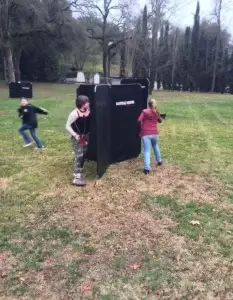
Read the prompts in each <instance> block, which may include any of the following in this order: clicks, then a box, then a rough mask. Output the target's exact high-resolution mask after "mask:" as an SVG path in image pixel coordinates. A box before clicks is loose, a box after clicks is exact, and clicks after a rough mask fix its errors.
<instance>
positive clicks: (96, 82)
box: [93, 73, 100, 84]
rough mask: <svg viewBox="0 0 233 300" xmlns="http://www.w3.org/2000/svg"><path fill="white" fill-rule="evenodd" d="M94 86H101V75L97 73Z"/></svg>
mask: <svg viewBox="0 0 233 300" xmlns="http://www.w3.org/2000/svg"><path fill="white" fill-rule="evenodd" d="M93 81H94V84H100V74H99V73H96V74H95V75H94V80H93Z"/></svg>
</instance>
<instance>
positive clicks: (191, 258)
mask: <svg viewBox="0 0 233 300" xmlns="http://www.w3.org/2000/svg"><path fill="white" fill-rule="evenodd" d="M34 92H35V98H34V100H32V103H35V104H36V105H40V106H43V107H45V108H47V109H48V110H49V112H50V115H49V116H48V117H47V116H39V124H40V126H39V132H38V134H39V136H40V137H41V139H42V140H43V141H44V143H45V146H46V149H45V150H44V151H42V152H37V151H34V150H33V149H23V148H22V144H23V142H22V138H21V137H20V136H19V134H18V132H17V129H18V127H19V125H20V121H19V119H18V117H17V114H16V109H17V107H18V101H17V100H8V99H7V90H6V89H5V87H4V86H3V85H2V86H1V94H0V109H1V112H0V113H1V119H0V127H1V132H0V141H1V158H0V159H1V161H0V163H1V174H0V185H1V201H0V211H1V213H0V229H1V233H0V299H1V300H3V299H4V300H13V299H28V300H33V299H38V300H40V299H41V300H47V299H49V300H71V299H72V300H76V299H101V300H115V299H120V300H124V299H125V300H126V299H127V300H136V299H140V300H146V299H169V300H175V299H177V300H189V299H190V300H191V299H192V300H193V299H198V300H204V299H205V300H206V299H207V300H212V299H219V300H223V299H224V300H232V299H233V164H232V157H233V119H232V113H233V96H229V95H211V94H190V93H176V92H175V93H170V92H163V93H162V92H158V93H156V94H155V95H154V96H155V97H156V98H157V100H158V102H159V106H160V111H161V112H166V113H167V119H166V121H165V122H164V123H163V124H162V125H161V126H160V131H161V138H160V146H161V151H162V154H163V157H164V161H165V164H164V166H163V167H161V168H158V167H156V166H154V167H153V173H152V174H151V175H149V176H148V177H144V176H143V174H142V172H141V170H142V167H143V165H142V159H141V158H138V159H136V160H133V161H128V162H124V163H121V164H118V165H114V166H111V167H110V168H109V169H108V171H107V173H106V175H105V176H104V177H103V178H102V179H101V180H96V178H95V176H94V173H95V165H94V164H93V163H88V164H87V175H88V186H87V187H86V188H84V189H81V190H80V189H77V188H75V187H73V186H72V185H71V180H72V173H73V170H72V167H73V154H72V149H71V145H70V141H69V137H68V136H67V134H66V133H65V129H64V125H65V122H66V118H67V115H68V113H69V112H70V110H71V109H72V108H73V103H74V96H75V90H74V88H73V87H72V86H65V85H56V84H54V85H53V84H50V85H49V84H48V85H46V84H43V85H42V84H37V85H35V88H34Z"/></svg>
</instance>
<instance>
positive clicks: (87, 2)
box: [76, 0, 129, 78]
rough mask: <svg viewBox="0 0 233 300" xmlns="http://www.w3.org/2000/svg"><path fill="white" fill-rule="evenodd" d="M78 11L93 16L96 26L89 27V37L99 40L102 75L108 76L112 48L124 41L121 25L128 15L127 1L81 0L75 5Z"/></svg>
mask: <svg viewBox="0 0 233 300" xmlns="http://www.w3.org/2000/svg"><path fill="white" fill-rule="evenodd" d="M76 8H77V10H78V11H82V13H84V14H85V15H91V16H95V17H96V20H97V21H98V22H96V27H95V28H93V27H92V28H89V29H88V33H89V37H90V38H91V39H95V40H97V41H98V42H99V44H100V45H101V48H102V55H103V73H104V77H105V78H107V77H108V76H109V64H110V59H111V57H113V56H114V54H113V53H112V51H113V49H114V48H116V47H117V46H118V45H120V44H121V43H122V42H124V37H123V32H121V31H123V30H122V27H123V25H124V23H125V19H126V18H127V15H128V8H129V3H128V2H123V0H122V1H115V0H99V1H98V0H96V1H95V0H83V1H82V2H81V3H80V2H79V3H78V4H77V5H76Z"/></svg>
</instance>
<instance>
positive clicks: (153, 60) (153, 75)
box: [149, 20, 158, 95]
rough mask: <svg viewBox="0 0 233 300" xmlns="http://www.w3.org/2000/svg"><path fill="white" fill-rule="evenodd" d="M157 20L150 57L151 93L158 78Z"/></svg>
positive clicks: (154, 23) (153, 31)
mask: <svg viewBox="0 0 233 300" xmlns="http://www.w3.org/2000/svg"><path fill="white" fill-rule="evenodd" d="M156 27H157V26H156V20H154V22H153V29H152V45H151V58H150V60H151V61H150V68H151V69H150V86H149V94H150V95H151V94H152V92H153V88H154V82H155V78H156V53H155V47H156V45H157V43H156V41H155V40H156V39H157V32H158V31H157V30H156Z"/></svg>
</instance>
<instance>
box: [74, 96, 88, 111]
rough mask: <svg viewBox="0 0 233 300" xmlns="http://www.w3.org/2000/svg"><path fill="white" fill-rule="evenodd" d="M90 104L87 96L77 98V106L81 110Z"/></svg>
mask: <svg viewBox="0 0 233 300" xmlns="http://www.w3.org/2000/svg"><path fill="white" fill-rule="evenodd" d="M88 102H89V98H88V97H87V96H85V95H80V96H78V97H77V98H76V101H75V104H76V107H77V108H81V107H82V106H83V105H84V104H86V103H88Z"/></svg>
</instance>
